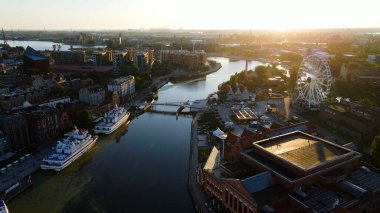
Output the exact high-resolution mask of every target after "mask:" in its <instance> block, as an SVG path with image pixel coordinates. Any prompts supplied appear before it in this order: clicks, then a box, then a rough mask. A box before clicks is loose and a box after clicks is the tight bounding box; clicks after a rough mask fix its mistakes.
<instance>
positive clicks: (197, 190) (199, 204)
mask: <svg viewBox="0 0 380 213" xmlns="http://www.w3.org/2000/svg"><path fill="white" fill-rule="evenodd" d="M202 114H203V111H199V112H198V113H197V115H196V116H195V118H194V119H193V121H192V123H191V137H190V157H189V174H188V190H189V193H190V197H191V199H192V201H193V204H194V208H195V211H196V212H202V213H209V212H211V211H210V210H209V209H208V208H207V206H206V205H205V202H206V201H207V197H206V195H205V194H204V192H203V190H202V188H201V187H200V185H199V184H198V183H197V168H198V166H199V164H198V140H197V136H198V132H197V129H198V118H199V117H200V116H201V115H202Z"/></svg>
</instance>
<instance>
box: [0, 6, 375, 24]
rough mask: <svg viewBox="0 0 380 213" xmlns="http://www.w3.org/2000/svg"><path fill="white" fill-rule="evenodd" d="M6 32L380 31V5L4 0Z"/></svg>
mask: <svg viewBox="0 0 380 213" xmlns="http://www.w3.org/2000/svg"><path fill="white" fill-rule="evenodd" d="M0 2H1V8H2V9H1V12H0V27H1V26H2V27H4V28H5V29H9V28H12V29H13V30H17V29H44V27H45V28H46V30H56V29H63V30H70V29H89V30H90V29H91V30H92V29H99V30H103V29H130V28H133V29H141V28H144V29H149V28H172V29H178V28H183V29H280V30H282V29H300V28H302V29H304V28H349V27H380V12H379V8H380V0H360V1H359V0H317V1H316V0H313V1H310V0H260V1H258V0H192V1H183V0H0Z"/></svg>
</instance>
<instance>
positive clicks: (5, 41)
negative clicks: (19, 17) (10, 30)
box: [1, 28, 7, 44]
mask: <svg viewBox="0 0 380 213" xmlns="http://www.w3.org/2000/svg"><path fill="white" fill-rule="evenodd" d="M1 32H2V33H3V40H4V44H7V40H6V39H5V33H4V29H3V28H1Z"/></svg>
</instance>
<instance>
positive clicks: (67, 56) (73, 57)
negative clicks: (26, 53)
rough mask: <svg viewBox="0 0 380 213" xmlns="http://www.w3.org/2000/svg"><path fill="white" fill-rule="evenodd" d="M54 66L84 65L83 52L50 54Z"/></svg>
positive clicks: (56, 52) (84, 56) (84, 53)
mask: <svg viewBox="0 0 380 213" xmlns="http://www.w3.org/2000/svg"><path fill="white" fill-rule="evenodd" d="M52 57H53V58H54V61H55V64H84V63H85V59H86V52H85V51H54V52H53V53H52Z"/></svg>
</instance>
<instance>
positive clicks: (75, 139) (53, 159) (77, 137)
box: [41, 126, 98, 171]
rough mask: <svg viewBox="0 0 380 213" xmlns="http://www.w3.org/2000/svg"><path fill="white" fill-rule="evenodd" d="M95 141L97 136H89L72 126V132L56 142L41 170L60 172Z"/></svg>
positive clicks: (85, 131)
mask: <svg viewBox="0 0 380 213" xmlns="http://www.w3.org/2000/svg"><path fill="white" fill-rule="evenodd" d="M97 139H98V136H91V135H90V134H89V133H88V130H78V129H77V128H76V127H75V126H74V130H73V131H71V132H69V133H67V134H66V137H65V138H63V139H62V140H60V141H58V142H57V146H56V147H55V149H54V151H53V152H52V153H51V154H50V155H49V156H47V157H45V158H44V159H43V160H42V164H41V169H43V170H50V169H51V170H55V171H61V170H62V169H64V168H65V167H67V166H68V165H70V164H71V163H72V162H74V161H75V160H76V159H78V158H79V157H80V156H82V155H83V154H84V153H85V152H87V151H88V150H89V149H90V148H91V147H92V146H94V144H95V143H96V140H97Z"/></svg>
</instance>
